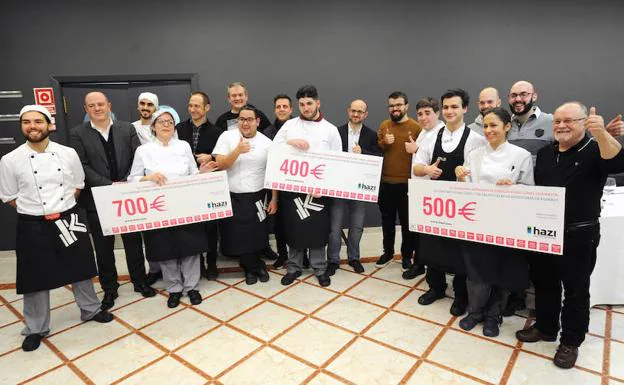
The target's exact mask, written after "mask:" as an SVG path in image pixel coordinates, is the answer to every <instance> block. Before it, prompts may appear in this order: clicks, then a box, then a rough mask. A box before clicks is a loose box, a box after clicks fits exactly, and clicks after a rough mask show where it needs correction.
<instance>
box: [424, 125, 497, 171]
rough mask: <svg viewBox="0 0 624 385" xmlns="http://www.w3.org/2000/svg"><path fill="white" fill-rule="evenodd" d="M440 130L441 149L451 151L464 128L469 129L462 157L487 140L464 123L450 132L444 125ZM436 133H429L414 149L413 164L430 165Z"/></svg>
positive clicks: (458, 140) (459, 140)
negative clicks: (417, 147) (415, 149)
mask: <svg viewBox="0 0 624 385" xmlns="http://www.w3.org/2000/svg"><path fill="white" fill-rule="evenodd" d="M441 129H442V130H443V131H442V150H444V152H453V151H455V149H456V148H457V146H458V145H459V143H460V142H461V138H462V136H463V135H464V131H465V130H469V132H468V138H466V145H465V146H464V159H466V158H467V157H468V154H470V152H472V150H474V149H475V148H478V147H481V146H484V145H486V144H487V141H486V140H485V138H484V137H483V136H482V135H479V134H478V133H476V132H474V131H472V130H470V129H469V128H468V126H466V125H465V124H464V126H463V127H461V128H458V129H457V130H455V131H454V132H451V131H450V130H449V129H448V128H447V127H446V126H444V127H443V128H441ZM436 133H437V132H436ZM437 137H438V136H437V135H430V136H428V137H427V139H426V140H425V141H424V142H423V144H422V145H421V146H420V148H419V149H418V151H416V156H415V160H414V162H413V163H414V164H424V165H430V164H432V163H433V162H434V160H433V159H432V157H433V151H434V149H435V145H436V141H437Z"/></svg>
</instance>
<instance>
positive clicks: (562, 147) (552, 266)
mask: <svg viewBox="0 0 624 385" xmlns="http://www.w3.org/2000/svg"><path fill="white" fill-rule="evenodd" d="M553 131H554V138H555V142H554V143H552V144H550V145H548V146H545V147H542V149H540V150H539V151H538V153H537V161H536V163H535V184H536V185H540V186H556V187H565V189H566V194H565V215H564V229H565V231H564V240H563V255H552V254H540V253H533V256H532V257H531V258H530V259H529V262H530V264H531V276H532V279H533V283H534V285H535V315H536V317H535V323H534V324H533V325H532V326H531V327H529V328H527V329H524V330H520V331H518V332H517V333H516V337H517V338H518V339H519V340H520V341H523V342H525V343H532V342H538V341H556V340H557V334H558V332H559V330H561V339H560V345H559V348H558V349H557V353H556V354H555V356H554V358H553V362H554V364H555V365H557V366H558V367H561V368H564V369H569V368H572V367H573V366H574V364H575V362H576V359H577V357H578V347H579V346H580V345H581V343H582V342H583V341H584V339H585V334H586V333H587V330H588V326H589V303H590V302H589V283H590V276H591V273H592V271H593V270H594V266H595V264H596V248H597V247H598V243H599V241H600V224H599V222H598V218H599V216H600V199H601V197H602V188H603V186H604V184H605V180H606V178H607V174H610V173H617V172H622V171H624V152H623V151H622V146H621V145H620V143H619V142H618V141H617V140H615V139H614V138H613V137H612V136H611V135H610V134H609V132H608V131H607V130H606V128H605V124H604V120H603V118H602V116H600V115H598V114H597V113H596V109H595V108H593V107H592V108H591V109H590V110H589V111H588V110H587V108H586V107H585V106H584V105H582V104H581V103H578V102H572V103H565V104H563V105H561V106H560V107H559V108H557V109H556V110H555V114H554V119H553ZM592 137H593V138H592ZM562 286H563V307H562V301H561V299H562V298H561V295H562V289H561V288H562ZM560 319H561V324H560V322H559V320H560ZM560 325H561V328H560Z"/></svg>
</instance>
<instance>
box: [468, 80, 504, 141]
mask: <svg viewBox="0 0 624 385" xmlns="http://www.w3.org/2000/svg"><path fill="white" fill-rule="evenodd" d="M500 105H501V100H500V97H499V96H498V90H497V89H496V88H494V87H485V88H484V89H482V90H481V92H479V115H478V116H477V118H476V119H475V121H474V122H472V123H471V124H470V125H468V128H470V129H471V130H473V131H475V132H477V133H479V134H481V135H483V113H484V112H485V111H487V110H489V109H490V108H494V107H500Z"/></svg>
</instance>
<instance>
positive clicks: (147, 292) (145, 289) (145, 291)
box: [134, 285, 156, 298]
mask: <svg viewBox="0 0 624 385" xmlns="http://www.w3.org/2000/svg"><path fill="white" fill-rule="evenodd" d="M134 292H135V293H141V295H142V296H143V297H145V298H149V297H153V296H155V295H156V290H154V289H153V288H152V287H151V286H148V285H135V286H134Z"/></svg>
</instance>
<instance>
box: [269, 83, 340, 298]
mask: <svg viewBox="0 0 624 385" xmlns="http://www.w3.org/2000/svg"><path fill="white" fill-rule="evenodd" d="M296 97H297V100H298V102H299V113H300V115H299V117H297V118H293V119H290V120H289V121H287V122H286V123H284V125H283V126H282V128H281V129H280V130H279V132H278V133H277V135H276V136H275V139H273V143H274V145H280V144H288V145H291V146H293V147H296V148H298V149H300V150H303V151H308V150H325V151H336V152H342V139H341V138H340V134H339V133H338V128H336V126H334V125H333V124H331V123H330V122H328V121H327V120H325V118H324V117H323V114H322V113H321V110H320V107H321V101H320V100H319V98H318V92H317V90H316V87H314V86H303V87H301V88H299V90H298V91H297V95H296ZM280 201H281V202H280V210H283V214H284V230H285V233H286V240H287V243H288V246H289V251H288V268H287V273H286V275H285V276H284V277H282V281H281V283H282V285H290V284H292V283H293V282H294V281H295V279H297V277H299V276H300V275H301V269H302V267H303V254H304V251H305V249H308V248H309V249H310V252H309V257H310V266H312V268H313V269H314V275H315V276H316V278H317V279H318V281H319V284H320V285H321V286H329V285H330V284H331V279H330V278H329V276H328V275H327V271H326V270H327V257H326V246H327V241H328V239H329V203H330V199H329V198H327V197H321V196H315V195H310V194H307V195H306V194H299V193H291V192H281V193H280Z"/></svg>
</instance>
